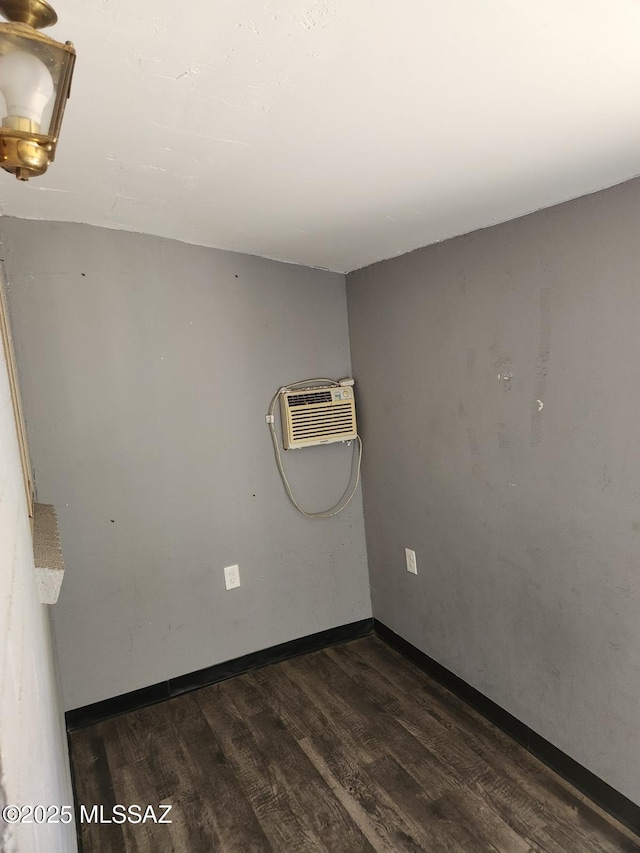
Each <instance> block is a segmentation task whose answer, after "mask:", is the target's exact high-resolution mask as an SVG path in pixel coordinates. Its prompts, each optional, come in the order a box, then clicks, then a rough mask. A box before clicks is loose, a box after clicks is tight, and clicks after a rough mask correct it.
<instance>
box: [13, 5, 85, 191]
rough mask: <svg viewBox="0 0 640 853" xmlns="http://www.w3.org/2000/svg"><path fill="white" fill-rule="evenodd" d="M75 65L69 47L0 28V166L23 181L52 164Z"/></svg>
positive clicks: (18, 28)
mask: <svg viewBox="0 0 640 853" xmlns="http://www.w3.org/2000/svg"><path fill="white" fill-rule="evenodd" d="M0 2H2V0H0ZM74 62H75V50H74V49H73V45H72V44H71V43H70V42H67V43H66V44H60V43H59V42H57V41H54V40H53V39H51V38H49V37H48V36H45V35H43V34H42V33H41V32H39V31H37V30H36V29H34V28H33V27H31V26H29V25H28V24H25V23H19V22H18V23H16V22H12V23H8V24H4V23H0V95H1V96H2V97H0V166H2V168H4V169H6V170H7V171H10V172H13V173H14V174H15V175H16V176H17V177H18V178H20V179H22V180H27V179H28V178H29V177H33V176H34V175H41V174H42V173H43V172H45V171H46V169H47V167H48V166H49V164H50V163H51V162H53V159H54V156H55V149H56V143H57V141H58V135H59V133H60V125H61V124H62V117H63V115H64V108H65V105H66V102H67V98H68V97H69V88H70V86H71V75H72V73H73V65H74ZM3 101H4V103H3Z"/></svg>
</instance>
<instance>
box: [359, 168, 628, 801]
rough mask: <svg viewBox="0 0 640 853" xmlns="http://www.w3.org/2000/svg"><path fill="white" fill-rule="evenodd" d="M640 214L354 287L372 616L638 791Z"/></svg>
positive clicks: (606, 203) (608, 215) (578, 224)
mask: <svg viewBox="0 0 640 853" xmlns="http://www.w3.org/2000/svg"><path fill="white" fill-rule="evenodd" d="M639 224H640V184H639V183H638V182H631V183H628V184H625V185H623V186H620V187H618V188H615V189H613V190H609V191H606V192H604V193H599V194H597V195H594V196H591V197H588V198H585V199H581V200H578V201H575V202H571V203H569V204H566V205H563V206H559V207H556V208H553V209H550V210H548V211H545V212H543V213H539V214H535V215H533V216H530V217H527V218H525V219H521V220H518V221H514V222H511V223H507V224H505V225H501V226H497V227H495V228H491V229H488V230H486V231H482V232H476V233H475V234H472V235H469V236H467V237H462V238H458V239H455V240H452V241H450V242H448V243H443V244H441V245H439V246H434V247H431V248H429V249H424V250H421V251H418V252H414V253H412V254H409V255H405V256H403V257H401V258H398V259H395V260H393V261H388V262H385V263H382V264H377V265H374V266H372V267H369V268H368V269H365V270H362V271H360V272H357V273H354V274H352V275H350V276H348V279H347V292H348V308H349V320H350V335H351V346H352V358H353V367H354V373H355V375H356V376H357V377H358V383H359V389H360V427H361V430H362V433H363V437H364V446H365V448H366V450H367V452H366V456H365V464H364V472H363V477H364V497H365V521H366V529H367V546H368V555H369V565H370V574H371V586H372V600H373V610H374V616H375V617H376V618H378V619H380V620H381V621H382V622H384V623H385V624H386V625H388V626H389V627H390V628H392V629H393V630H394V631H396V632H397V633H399V634H400V635H401V636H403V637H405V638H406V639H408V640H409V641H410V642H411V643H413V644H414V645H416V646H417V647H418V648H420V649H421V650H423V651H424V652H426V653H427V654H429V655H431V656H432V657H434V658H435V659H436V660H438V661H439V662H441V663H442V664H444V665H445V666H446V667H448V668H449V669H451V670H453V672H455V673H456V674H457V675H459V676H461V677H462V678H464V679H465V680H466V681H468V682H469V683H471V684H472V685H473V686H474V687H476V688H478V689H479V690H481V691H482V692H483V693H485V694H486V695H488V696H489V697H490V698H492V699H493V700H494V701H496V702H497V703H498V704H500V705H501V706H503V707H504V708H506V709H507V710H508V711H510V712H511V713H512V714H515V716H516V717H518V718H520V719H521V720H523V721H525V722H526V723H527V724H528V725H530V726H531V727H532V728H533V729H534V730H535V731H537V732H539V733H540V734H541V735H543V736H544V737H546V738H548V739H549V740H550V741H551V742H552V743H554V744H555V745H556V746H558V747H559V748H560V749H562V750H564V751H565V752H567V753H568V754H569V755H571V756H572V757H573V758H575V759H576V760H577V761H579V762H581V763H582V764H584V765H585V766H586V767H588V768H589V769H590V770H592V771H593V772H594V773H596V774H597V775H598V776H600V777H601V778H603V779H605V780H606V781H607V782H609V783H610V784H611V785H613V786H614V787H616V788H617V789H618V790H620V791H622V792H623V793H624V794H626V795H627V796H628V797H630V798H632V799H633V800H634V801H636V802H640V777H639V775H638V767H640V729H639V728H638V708H639V707H640V619H638V614H639V612H640V573H639V568H638V566H639V565H640V455H639V454H638V452H637V444H638V441H637V431H638V421H639V418H640V390H639V386H638V382H637V376H636V374H637V366H638V363H639V361H640V336H639V335H638V316H640V287H638V270H639V269H640V242H639V241H638V239H637V231H638V226H639ZM405 547H409V548H412V549H415V550H416V552H417V562H418V575H417V576H413V575H411V574H409V573H408V572H407V571H406V569H405V565H404V548H405Z"/></svg>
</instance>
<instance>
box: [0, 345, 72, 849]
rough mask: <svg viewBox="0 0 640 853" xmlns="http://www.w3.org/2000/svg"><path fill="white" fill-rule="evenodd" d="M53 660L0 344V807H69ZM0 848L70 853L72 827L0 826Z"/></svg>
mask: <svg viewBox="0 0 640 853" xmlns="http://www.w3.org/2000/svg"><path fill="white" fill-rule="evenodd" d="M55 657H56V655H55V651H54V644H53V641H52V636H51V630H50V624H49V608H48V607H47V606H46V605H43V604H40V600H39V597H38V589H37V584H36V573H35V568H34V564H33V551H32V547H31V531H30V529H29V517H28V515H27V507H26V500H25V494H24V483H23V479H22V471H21V467H20V455H19V451H18V441H17V437H16V429H15V423H14V420H13V408H12V404H11V394H10V391H9V379H8V375H7V370H6V364H5V361H4V352H3V348H2V343H1V342H0V719H1V720H2V725H1V726H0V803H2V804H3V805H13V804H16V805H29V804H31V805H35V804H41V805H45V806H48V805H55V806H59V807H61V806H73V796H72V792H71V781H70V775H69V757H68V752H67V741H66V731H65V726H64V717H63V714H62V706H61V702H60V697H59V690H58V677H57V672H56V663H55ZM59 814H60V813H58V815H59ZM53 816H54V815H53V814H50V817H53ZM64 819H65V820H66V818H64ZM0 849H2V851H6V853H70V851H73V850H76V849H77V848H76V837H75V823H74V822H73V821H72V822H71V823H70V824H64V823H47V824H36V823H30V824H29V823H25V824H13V825H11V826H5V824H4V822H3V821H0Z"/></svg>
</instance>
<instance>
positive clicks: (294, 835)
mask: <svg viewBox="0 0 640 853" xmlns="http://www.w3.org/2000/svg"><path fill="white" fill-rule="evenodd" d="M197 701H198V703H199V704H200V707H201V709H202V713H203V715H204V717H205V718H206V719H207V722H208V723H209V726H210V728H211V729H212V731H215V732H216V735H217V738H218V741H219V743H220V746H221V748H222V750H223V752H224V754H225V756H226V758H227V761H228V762H229V764H230V765H231V766H232V767H233V769H234V773H235V775H236V777H237V778H238V781H239V782H240V784H241V786H242V789H243V791H244V792H245V794H246V796H247V798H248V799H249V801H250V803H251V805H252V808H253V811H254V812H255V814H256V816H257V818H258V820H259V821H260V824H261V826H262V828H263V831H264V832H265V835H266V836H267V838H268V839H269V842H270V843H271V845H272V847H273V848H274V849H275V850H282V851H285V850H287V851H291V853H305V851H315V850H318V851H325V850H326V848H325V847H324V845H323V844H322V841H321V839H320V837H319V836H318V835H317V834H316V833H315V831H314V829H313V827H312V826H311V825H310V824H309V823H307V821H305V820H304V818H303V816H302V815H301V813H300V812H301V810H300V806H299V803H298V800H297V797H296V790H295V789H296V787H297V786H298V784H299V782H298V780H297V779H295V778H288V777H287V775H286V774H285V773H284V772H283V769H282V768H281V767H279V766H278V765H277V763H276V762H275V761H272V760H271V758H270V750H269V749H267V750H266V751H263V749H262V748H261V747H260V746H259V745H258V743H257V742H256V738H255V736H254V733H253V732H252V730H251V728H250V727H249V725H248V721H247V720H246V719H245V718H243V717H242V715H241V714H240V712H239V711H238V709H237V707H236V706H235V704H234V703H233V700H232V698H231V696H230V695H229V692H228V689H227V684H226V683H224V684H219V685H215V686H213V687H209V688H205V689H204V690H202V691H199V692H198V695H197ZM230 849H231V850H234V849H237V850H238V853H240V850H239V848H230Z"/></svg>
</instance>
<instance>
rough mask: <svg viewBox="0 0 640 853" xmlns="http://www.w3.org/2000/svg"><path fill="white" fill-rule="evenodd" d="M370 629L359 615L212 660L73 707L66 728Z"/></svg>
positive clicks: (130, 709)
mask: <svg viewBox="0 0 640 853" xmlns="http://www.w3.org/2000/svg"><path fill="white" fill-rule="evenodd" d="M372 630H373V619H360V620H359V621H358V622H350V623H349V624H348V625H339V626H338V627H337V628H329V629H328V630H326V631H319V632H318V633H317V634H310V635H309V636H308V637H300V638H298V639H296V640H289V642H287V643H280V644H279V645H277V646H271V648H269V649H262V650H261V651H258V652H252V653H251V654H249V655H244V656H243V657H241V658H235V659H234V660H230V661H227V662H226V663H218V664H214V666H208V667H206V668H205V669H200V670H198V671H197V672H190V673H188V674H187V675H180V676H178V677H177V678H170V679H169V680H167V681H161V682H159V683H158V684H152V685H150V686H149V687H143V688H141V689H140V690H133V691H132V692H131V693H123V694H122V695H121V696H114V697H113V698H112V699H104V700H103V701H102V702H94V703H93V704H92V705H85V706H84V707H82V708H75V709H74V710H72V711H67V712H66V714H65V719H66V723H67V729H68V730H69V731H73V730H74V729H81V728H84V727H85V726H91V725H93V724H94V723H99V722H101V721H102V720H106V719H109V718H110V717H116V716H118V715H120V714H126V713H128V712H129V711H135V710H137V709H138V708H144V707H146V706H147V705H155V704H156V703H158V702H163V701H164V700H165V699H171V698H173V697H174V696H180V695H181V694H183V693H188V692H190V691H191V690H197V689H198V688H199V687H207V686H208V685H209V684H216V683H217V682H218V681H224V680H225V679H227V678H233V676H234V675H242V673H244V672H249V671H250V670H252V669H258V668H260V667H262V666H267V664H270V663H278V661H282V660H288V659H289V658H293V657H297V655H304V654H307V653H308V652H316V651H319V650H320V649H324V648H325V647H326V646H333V645H335V644H336V643H345V642H348V641H349V640H355V639H357V638H358V637H364V636H366V635H367V634H370V633H371V632H372Z"/></svg>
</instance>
